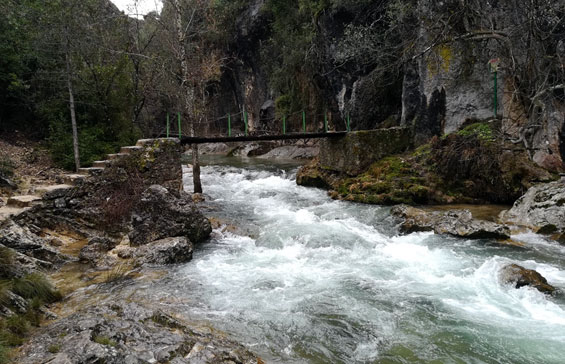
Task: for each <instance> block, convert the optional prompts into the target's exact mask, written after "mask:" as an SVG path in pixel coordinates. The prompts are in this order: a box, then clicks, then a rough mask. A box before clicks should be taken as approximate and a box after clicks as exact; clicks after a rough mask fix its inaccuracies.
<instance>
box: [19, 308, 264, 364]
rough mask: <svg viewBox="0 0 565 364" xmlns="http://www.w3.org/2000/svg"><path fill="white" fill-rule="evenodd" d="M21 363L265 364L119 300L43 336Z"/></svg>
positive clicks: (218, 338)
mask: <svg viewBox="0 0 565 364" xmlns="http://www.w3.org/2000/svg"><path fill="white" fill-rule="evenodd" d="M17 362H18V363H22V364H31V363H106V364H123V363H176V364H181V363H218V364H228V363H240V364H256V363H262V361H261V359H259V358H258V357H256V356H255V355H254V354H252V353H251V352H249V351H248V350H247V349H245V348H244V347H243V346H242V345H240V344H238V343H236V342H234V341H231V340H229V339H227V338H225V335H218V334H215V333H214V332H213V331H211V330H196V329H192V328H190V327H188V326H187V325H186V324H185V323H184V322H182V321H180V320H178V319H175V318H173V317H172V316H170V315H168V314H166V313H163V312H161V311H152V310H149V309H147V308H145V307H142V306H140V305H139V304H137V303H135V302H125V301H120V300H116V299H113V302H111V303H106V304H97V305H92V306H90V307H88V308H86V309H83V310H81V311H79V312H77V313H75V314H73V315H70V316H67V317H65V318H62V319H60V320H58V321H57V322H54V323H53V324H51V325H49V326H47V327H43V328H41V329H39V330H38V332H37V333H36V334H35V335H34V337H33V338H32V339H31V340H30V341H29V343H27V344H25V345H24V347H23V348H22V349H21V351H20V357H19V358H17Z"/></svg>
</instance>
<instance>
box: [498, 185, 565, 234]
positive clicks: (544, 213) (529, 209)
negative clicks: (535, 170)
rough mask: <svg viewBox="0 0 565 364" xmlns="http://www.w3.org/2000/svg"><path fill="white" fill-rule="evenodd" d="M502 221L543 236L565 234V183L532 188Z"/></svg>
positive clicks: (506, 213)
mask: <svg viewBox="0 0 565 364" xmlns="http://www.w3.org/2000/svg"><path fill="white" fill-rule="evenodd" d="M501 220H502V221H504V222H505V223H507V224H514V225H518V226H523V227H527V228H530V229H532V230H534V231H537V232H539V233H543V234H565V181H563V180H561V181H556V182H551V183H544V184H539V185H537V186H534V187H532V188H530V189H529V190H528V191H527V192H526V194H525V195H524V196H522V197H520V198H519V199H518V200H517V201H516V202H515V203H514V206H512V208H511V209H510V210H509V211H506V212H505V213H503V214H501Z"/></svg>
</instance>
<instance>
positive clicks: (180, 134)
mask: <svg viewBox="0 0 565 364" xmlns="http://www.w3.org/2000/svg"><path fill="white" fill-rule="evenodd" d="M177 115H178V122H179V139H180V138H181V137H182V133H181V131H180V111H179V112H178V113H177Z"/></svg>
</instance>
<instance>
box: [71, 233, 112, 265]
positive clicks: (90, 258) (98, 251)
mask: <svg viewBox="0 0 565 364" xmlns="http://www.w3.org/2000/svg"><path fill="white" fill-rule="evenodd" d="M117 245H118V242H117V241H116V240H113V239H110V238H107V237H102V236H96V237H94V238H91V239H89V240H88V243H87V244H86V245H85V246H84V247H82V249H81V250H80V252H79V254H78V258H79V260H80V261H81V262H84V263H90V264H96V262H97V261H98V260H99V259H100V258H102V257H103V256H104V255H105V254H106V252H108V251H110V250H112V249H114V248H115V247H116V246H117Z"/></svg>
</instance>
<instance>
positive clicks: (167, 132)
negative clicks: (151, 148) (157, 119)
mask: <svg viewBox="0 0 565 364" xmlns="http://www.w3.org/2000/svg"><path fill="white" fill-rule="evenodd" d="M168 137H169V113H167V138H168Z"/></svg>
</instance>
